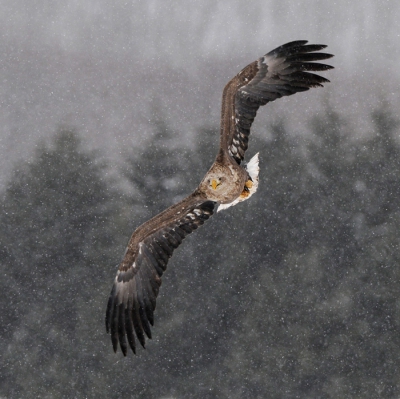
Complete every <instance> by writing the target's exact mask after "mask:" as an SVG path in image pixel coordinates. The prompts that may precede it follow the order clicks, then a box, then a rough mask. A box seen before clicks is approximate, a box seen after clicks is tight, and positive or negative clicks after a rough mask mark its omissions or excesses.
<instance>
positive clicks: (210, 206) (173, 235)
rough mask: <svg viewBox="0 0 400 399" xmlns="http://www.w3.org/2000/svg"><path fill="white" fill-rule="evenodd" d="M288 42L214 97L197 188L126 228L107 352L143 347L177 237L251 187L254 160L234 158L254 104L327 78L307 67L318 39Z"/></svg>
mask: <svg viewBox="0 0 400 399" xmlns="http://www.w3.org/2000/svg"><path fill="white" fill-rule="evenodd" d="M306 43H307V41H305V40H301V41H295V42H291V43H287V44H285V45H283V46H280V47H278V48H276V49H275V50H273V51H271V52H269V53H268V54H266V55H265V56H263V57H261V58H259V59H258V60H257V61H254V62H253V63H251V64H250V65H248V66H247V67H245V68H244V69H242V71H241V72H239V73H238V74H237V75H236V76H235V77H234V78H233V79H232V80H231V81H230V82H229V83H228V84H227V85H226V86H225V89H224V91H223V96H222V113H221V139H220V148H219V152H218V155H217V157H216V160H215V162H214V164H213V165H212V166H211V168H210V170H209V171H208V172H207V174H206V175H205V177H204V179H203V180H202V181H201V183H200V185H199V186H198V187H197V189H196V190H195V191H194V192H193V193H192V194H191V195H189V196H188V197H187V198H185V199H184V200H182V201H181V202H179V203H177V204H175V205H173V206H171V207H170V208H168V209H166V210H165V211H163V212H161V213H160V214H159V215H157V216H155V217H154V218H152V219H150V220H149V221H147V222H146V223H144V224H143V225H141V226H140V227H138V228H137V229H136V231H135V232H134V233H133V235H132V237H131V239H130V241H129V243H128V248H127V250H126V253H125V256H124V259H123V260H122V262H121V264H120V266H119V268H118V272H117V276H116V277H115V281H114V285H113V288H112V290H111V294H110V298H109V301H108V305H107V313H106V328H107V332H111V341H112V345H113V348H114V351H117V348H118V343H119V345H120V347H121V350H122V352H123V354H124V355H126V354H127V351H128V345H129V346H130V348H131V349H132V351H133V352H134V353H136V342H135V336H136V337H137V339H138V340H139V342H140V343H141V345H142V346H143V347H144V346H145V336H147V337H148V338H151V329H150V326H153V323H154V316H153V313H154V310H155V307H156V297H157V295H158V290H159V287H160V285H161V276H162V274H163V273H164V271H165V270H166V267H167V263H168V260H169V258H170V257H171V256H172V253H173V251H174V249H175V248H177V247H178V246H179V245H180V244H181V242H182V240H183V239H184V238H185V237H186V236H187V235H188V234H190V233H191V232H192V231H193V230H196V229H197V227H199V226H201V225H202V224H203V223H204V222H205V221H206V220H207V219H208V218H209V217H210V216H211V215H212V214H213V212H214V207H215V205H216V203H219V204H225V205H222V207H227V206H230V205H234V204H236V203H237V202H238V201H241V200H245V199H248V198H249V197H250V196H251V195H252V194H253V193H254V192H255V191H256V189H257V185H258V158H256V157H254V158H253V160H252V161H250V163H249V165H248V167H247V169H246V168H243V167H242V166H241V165H240V164H241V162H242V161H243V159H244V155H245V151H246V150H247V147H248V138H249V134H250V127H251V125H252V123H253V120H254V118H255V116H256V113H257V110H258V108H259V107H260V106H261V105H265V104H266V103H267V102H269V101H273V100H275V99H277V98H280V97H282V96H289V95H291V94H294V93H297V92H300V91H306V90H308V89H310V88H311V87H318V86H322V84H323V83H326V82H329V81H328V80H327V79H325V78H323V77H321V76H319V75H316V74H313V73H310V72H309V71H325V70H328V69H331V68H332V67H331V66H329V65H324V64H320V63H315V62H314V61H319V60H324V59H327V58H330V57H332V55H331V54H325V53H316V51H319V50H322V49H324V48H325V47H326V46H325V45H319V44H315V45H307V44H306Z"/></svg>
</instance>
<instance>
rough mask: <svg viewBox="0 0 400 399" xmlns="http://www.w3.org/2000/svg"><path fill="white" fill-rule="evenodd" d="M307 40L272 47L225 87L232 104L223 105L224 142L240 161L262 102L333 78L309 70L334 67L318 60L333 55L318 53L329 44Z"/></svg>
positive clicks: (237, 160) (225, 146)
mask: <svg viewBox="0 0 400 399" xmlns="http://www.w3.org/2000/svg"><path fill="white" fill-rule="evenodd" d="M306 43H307V41H306V40H298V41H295V42H290V43H287V44H285V45H283V46H280V47H278V48H276V49H275V50H272V51H270V52H269V53H268V54H266V55H264V56H263V57H261V58H259V59H258V60H257V61H255V62H253V63H251V64H250V65H248V66H247V67H245V68H244V69H243V70H242V71H241V72H239V73H238V75H237V76H236V77H235V78H233V79H232V80H231V81H230V82H229V83H228V84H227V86H226V87H225V92H226V93H227V95H228V97H230V100H231V104H230V107H229V108H228V109H226V107H225V109H224V107H223V114H222V121H221V126H222V128H221V135H222V137H221V146H223V150H228V152H229V155H231V156H232V157H233V158H234V159H235V161H236V162H237V163H238V164H240V163H241V162H242V161H243V158H244V154H245V152H246V150H247V148H248V140H249V135H250V128H251V125H252V123H253V121H254V118H255V116H256V113H257V110H258V108H259V107H260V106H262V105H265V104H267V103H268V102H269V101H274V100H276V99H277V98H280V97H282V96H290V95H292V94H294V93H298V92H302V91H306V90H309V89H310V88H312V87H322V86H323V83H326V82H329V80H328V79H326V78H324V77H322V76H319V75H316V74H314V73H310V72H309V71H326V70H329V69H332V68H333V67H332V66H330V65H325V64H320V63H315V62H314V61H320V60H325V59H328V58H331V57H332V55H331V54H326V53H314V52H315V51H319V50H322V49H324V48H325V47H326V46H325V45H322V44H311V45H307V44H306ZM232 125H233V126H232Z"/></svg>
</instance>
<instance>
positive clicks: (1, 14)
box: [0, 0, 400, 187]
mask: <svg viewBox="0 0 400 399" xmlns="http://www.w3.org/2000/svg"><path fill="white" fill-rule="evenodd" d="M398 21H400V3H399V2H397V1H395V0H389V1H388V0H379V1H376V0H375V1H374V0H363V1H361V0H358V1H353V2H348V0H337V1H330V2H322V1H318V0H309V1H301V2H300V1H298V2H294V1H287V0H259V1H257V0H254V1H252V2H251V3H250V2H248V1H246V2H245V1H239V0H224V1H215V0H214V1H211V0H202V1H176V0H175V1H164V0H163V1H162V0H147V1H130V2H128V1H124V2H119V1H109V0H107V1H106V0H86V1H81V0H80V1H78V0H72V1H68V0H66V1H64V2H54V1H50V0H29V1H28V0H13V1H6V0H2V1H0V32H1V39H2V40H1V44H0V46H1V52H2V57H1V59H2V63H1V74H2V86H1V91H2V96H1V98H2V104H1V113H0V123H1V134H0V169H1V170H2V174H1V175H0V187H1V185H2V184H4V179H5V176H7V173H8V172H9V170H10V168H11V165H14V164H15V162H16V161H17V160H18V159H21V158H27V157H29V156H31V155H32V148H33V147H34V146H35V144H36V143H37V141H38V139H39V138H40V137H44V138H45V139H46V140H47V139H48V138H49V137H50V136H51V134H53V133H54V131H55V130H56V129H57V126H59V125H60V124H68V125H70V126H74V127H76V128H77V129H78V130H79V132H80V133H81V134H82V136H83V137H84V139H85V141H86V142H87V143H88V144H89V145H92V147H94V148H96V147H100V148H102V149H103V150H105V151H106V152H107V153H109V154H111V157H112V156H115V155H118V154H119V153H120V151H121V148H124V147H126V146H129V145H135V144H136V143H139V142H140V140H145V139H146V137H147V138H148V136H149V121H151V120H152V119H154V113H155V112H156V111H155V110H157V112H160V113H161V114H163V115H164V116H165V117H166V119H168V120H169V122H170V123H171V125H172V126H174V127H177V126H178V127H179V128H180V129H181V130H182V131H183V134H186V133H185V132H186V131H188V130H190V129H191V130H192V131H194V130H195V129H196V128H197V127H199V126H201V125H202V124H208V125H217V124H218V123H219V120H218V118H219V107H220V97H221V93H222V89H223V86H224V84H225V83H226V82H227V81H228V80H229V79H230V78H231V77H233V76H234V75H235V74H236V73H237V72H238V71H239V70H240V69H241V68H242V67H244V66H245V65H246V64H247V63H249V62H251V61H253V60H254V59H256V58H258V57H259V56H261V55H262V54H264V53H266V52H268V51H270V50H271V49H273V48H274V47H276V46H278V45H280V44H283V43H285V42H287V41H291V40H298V39H307V40H309V41H310V42H314V43H324V44H328V45H329V47H328V51H329V52H331V53H333V54H335V58H334V59H333V60H332V61H331V60H330V63H331V64H332V65H334V66H335V68H336V69H335V71H332V72H330V73H329V76H328V74H326V76H327V77H328V78H329V79H330V80H331V81H332V83H331V84H330V85H328V86H327V87H326V88H324V89H323V90H324V92H322V91H321V92H318V94H304V95H303V97H301V96H294V99H293V100H291V101H292V102H291V103H285V102H284V101H286V100H280V101H282V104H281V105H279V104H278V102H277V103H276V104H278V105H275V104H273V105H272V106H271V107H270V110H268V111H267V112H268V113H269V114H268V116H269V117H273V116H274V115H275V114H278V113H279V111H280V110H281V109H282V107H289V104H291V105H290V106H291V107H293V112H294V114H296V112H297V113H299V114H300V113H304V114H306V113H307V112H310V113H311V112H312V110H313V109H314V108H315V107H318V106H319V105H318V104H320V103H321V100H322V99H326V98H329V101H330V103H331V104H334V106H335V107H336V108H337V109H338V111H341V112H342V111H343V112H348V114H349V115H353V116H354V118H356V119H357V116H358V118H359V120H360V121H359V123H357V125H359V126H361V127H362V126H363V119H364V117H365V115H366V114H367V111H368V110H372V108H373V107H374V106H375V104H376V102H377V101H387V102H388V103H389V104H391V105H392V106H394V107H396V106H398V105H399V104H400V102H399V100H398V98H399V94H400V93H399V91H400V90H399V89H400V84H399V82H400V67H399V65H400V28H399V22H398ZM304 96H307V97H304ZM396 109H397V108H396ZM267 112H266V113H265V115H267ZM296 115H297V114H296ZM261 118H262V117H261ZM261 120H262V119H261ZM262 121H263V120H262ZM301 123H303V122H301ZM299 129H300V130H301V128H299ZM360 129H361V130H362V128H360ZM187 135H188V136H187V137H189V136H190V137H191V138H192V136H191V135H189V133H187ZM150 137H151V135H150ZM138 140H139V141H138Z"/></svg>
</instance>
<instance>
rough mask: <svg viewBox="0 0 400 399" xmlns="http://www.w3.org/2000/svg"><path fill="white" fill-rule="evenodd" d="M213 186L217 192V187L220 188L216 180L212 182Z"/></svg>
mask: <svg viewBox="0 0 400 399" xmlns="http://www.w3.org/2000/svg"><path fill="white" fill-rule="evenodd" d="M211 186H212V188H213V189H214V190H215V189H216V188H217V186H218V183H217V181H216V180H212V181H211Z"/></svg>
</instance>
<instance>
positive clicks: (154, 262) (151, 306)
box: [106, 195, 215, 355]
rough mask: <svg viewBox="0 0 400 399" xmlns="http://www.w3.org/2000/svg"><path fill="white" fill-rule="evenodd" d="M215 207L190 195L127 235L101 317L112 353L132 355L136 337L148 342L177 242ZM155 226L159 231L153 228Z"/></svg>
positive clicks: (196, 226) (211, 212)
mask: <svg viewBox="0 0 400 399" xmlns="http://www.w3.org/2000/svg"><path fill="white" fill-rule="evenodd" d="M214 206H215V203H214V202H212V201H204V199H199V198H195V197H193V195H192V196H189V197H188V198H186V199H184V200H183V201H181V202H180V203H178V204H176V205H174V206H172V207H170V208H168V209H167V210H166V211H164V212H162V213H161V214H159V215H157V216H156V217H155V218H153V219H151V220H149V221H148V222H146V223H144V224H143V225H142V226H140V227H139V228H138V229H137V230H136V231H135V232H134V233H133V235H132V237H131V239H130V242H129V244H128V249H127V252H126V254H125V257H124V259H123V261H122V262H121V265H120V267H119V269H118V272H117V276H116V277H115V281H114V285H113V287H112V290H111V293H110V297H109V300H108V305H107V312H106V329H107V332H110V333H111V341H112V344H113V348H114V351H117V349H118V343H119V346H120V347H121V350H122V353H123V354H124V355H126V354H127V351H128V345H129V346H130V348H131V349H132V351H133V352H134V353H136V342H135V341H136V339H135V336H136V338H137V339H138V340H139V342H140V344H141V345H142V346H143V347H145V344H146V342H145V341H146V340H145V337H146V336H147V338H149V339H151V328H150V327H151V326H153V324H154V310H155V308H156V298H157V295H158V291H159V288H160V286H161V277H162V275H163V273H164V272H165V270H166V268H167V263H168V260H169V258H170V257H171V256H172V254H173V251H174V249H176V248H177V247H178V246H179V245H180V244H181V243H182V240H183V239H184V238H185V237H186V236H187V235H188V234H190V233H191V232H192V231H194V230H195V229H197V228H198V227H199V226H201V225H202V224H203V223H204V222H205V221H206V220H207V219H209V218H210V216H211V215H212V214H213V211H214ZM157 226H158V227H157Z"/></svg>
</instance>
